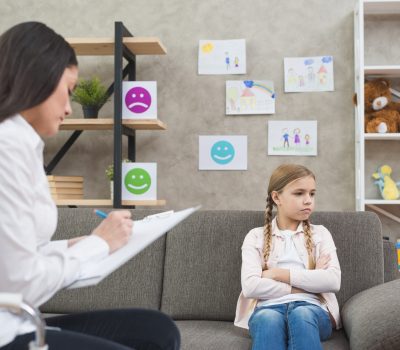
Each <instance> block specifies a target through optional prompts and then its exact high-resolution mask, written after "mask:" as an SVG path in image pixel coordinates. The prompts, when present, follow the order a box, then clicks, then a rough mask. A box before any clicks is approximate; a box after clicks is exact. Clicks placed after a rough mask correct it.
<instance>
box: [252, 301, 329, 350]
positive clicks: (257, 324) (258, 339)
mask: <svg viewBox="0 0 400 350" xmlns="http://www.w3.org/2000/svg"><path fill="white" fill-rule="evenodd" d="M249 330H250V335H251V338H252V341H253V346H252V350H268V349H271V350H281V349H282V350H286V349H288V350H295V349H296V350H302V349H304V350H317V349H318V350H320V349H322V345H321V341H324V340H326V339H328V338H329V337H330V336H331V334H332V323H331V320H330V318H329V314H328V313H327V312H326V311H325V310H323V309H322V308H320V307H319V306H317V305H313V304H310V303H307V302H305V301H294V302H291V303H287V304H279V305H272V306H260V307H257V308H256V309H255V311H254V312H253V314H252V315H251V317H250V320H249Z"/></svg>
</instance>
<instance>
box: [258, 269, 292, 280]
mask: <svg viewBox="0 0 400 350" xmlns="http://www.w3.org/2000/svg"><path fill="white" fill-rule="evenodd" d="M261 277H263V278H270V279H272V280H275V281H278V282H283V283H290V270H289V269H281V268H279V267H274V268H272V269H268V270H264V271H263V272H262V274H261Z"/></svg>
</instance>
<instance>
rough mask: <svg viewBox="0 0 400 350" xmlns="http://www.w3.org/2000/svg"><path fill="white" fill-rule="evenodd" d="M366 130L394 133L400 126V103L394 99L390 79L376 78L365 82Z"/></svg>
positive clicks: (368, 131)
mask: <svg viewBox="0 0 400 350" xmlns="http://www.w3.org/2000/svg"><path fill="white" fill-rule="evenodd" d="M364 110H365V119H364V121H365V132H367V133H394V132H398V131H399V127H400V103H396V102H393V101H392V94H391V92H390V81H389V80H387V79H382V78H379V79H375V80H371V81H367V82H365V84H364Z"/></svg>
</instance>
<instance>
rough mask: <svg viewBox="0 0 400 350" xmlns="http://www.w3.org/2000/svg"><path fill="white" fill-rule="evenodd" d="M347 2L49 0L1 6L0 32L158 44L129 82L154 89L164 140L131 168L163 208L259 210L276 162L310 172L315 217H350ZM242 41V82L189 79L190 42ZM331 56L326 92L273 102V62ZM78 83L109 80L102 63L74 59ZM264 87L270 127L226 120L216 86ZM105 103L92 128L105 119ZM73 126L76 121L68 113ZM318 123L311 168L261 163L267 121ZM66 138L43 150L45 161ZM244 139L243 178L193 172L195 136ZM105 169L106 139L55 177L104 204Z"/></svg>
mask: <svg viewBox="0 0 400 350" xmlns="http://www.w3.org/2000/svg"><path fill="white" fill-rule="evenodd" d="M354 5H355V1H354V0H352V1H349V0H335V1H333V0H329V1H321V0H285V1H278V0H252V1H242V0H230V1H227V0H216V1H202V2H201V1H197V0H196V1H194V0H186V1H183V0H169V1H161V0H145V1H144V0H143V1H139V0H131V1H128V0H114V1H104V0H103V1H101V0H100V1H99V0H96V1H95V0H88V1H78V0H70V1H63V2H55V1H50V0H45V1H43V0H37V1H35V2H32V1H27V0H19V1H13V2H10V1H4V0H2V1H1V3H0V12H1V13H2V21H1V23H0V30H1V31H4V30H5V29H7V28H8V27H10V26H11V25H14V24H16V23H18V22H21V21H25V20H38V21H43V22H45V23H46V24H48V25H49V26H50V27H52V28H54V29H55V30H56V31H57V32H59V33H60V34H62V35H63V36H65V37H85V36H88V37H112V36H113V30H114V21H116V20H120V21H123V22H124V24H125V25H126V27H127V28H128V29H130V31H131V32H132V33H134V34H135V35H137V36H158V37H159V38H160V39H161V40H162V42H163V44H164V45H165V46H166V48H167V50H168V55H166V56H158V57H152V56H140V57H138V66H137V79H138V80H157V82H158V96H159V97H158V113H159V118H160V119H161V120H162V121H164V122H165V123H166V124H167V125H168V130H167V131H139V132H138V133H137V135H138V141H137V147H138V153H137V161H149V162H157V163H158V193H159V198H163V199H166V200H167V207H171V208H176V209H177V208H183V207H186V206H190V205H195V204H199V203H201V204H202V205H203V208H205V209H228V208H230V209H261V208H263V207H264V202H265V193H266V186H267V181H268V178H269V176H270V174H271V172H272V170H273V169H274V168H275V167H276V166H278V165H279V164H281V163H283V162H298V163H302V164H305V165H306V166H308V167H310V168H311V169H313V170H314V171H315V173H316V175H317V181H318V209H319V210H354V209H355V199H354V197H355V194H354V193H355V186H354V167H355V166H354V110H353V105H352V95H353V91H354V87H353V86H354V68H353V67H354V58H353V52H354V50H353V9H354ZM234 38H245V39H246V45H247V72H248V73H247V74H246V75H242V76H198V75H197V52H198V41H199V39H234ZM313 55H332V56H333V57H334V74H335V91H334V92H319V93H316V92H315V93H303V94H300V93H297V94H296V93H292V94H285V93H284V92H283V58H284V57H285V56H286V57H295V56H313ZM79 61H80V75H81V77H88V76H91V75H92V74H97V75H99V76H100V77H101V79H103V80H104V81H105V82H106V83H110V82H111V81H112V79H113V77H112V75H113V61H112V58H111V57H89V58H88V57H80V58H79ZM233 79H271V80H273V81H274V84H275V88H276V92H277V100H276V114H275V115H272V116H250V117H247V116H246V117H240V116H225V115H224V112H225V81H226V80H233ZM111 111H112V102H110V103H109V104H108V105H107V106H106V107H105V108H104V110H103V111H101V113H100V116H101V117H109V116H111ZM74 112H75V115H74V117H77V116H81V111H80V107H79V106H74ZM292 119H302V120H318V138H319V140H318V156H317V157H280V156H268V155H267V152H266V148H267V138H266V134H267V126H266V124H267V121H268V120H292ZM69 134H70V132H67V131H63V132H61V133H60V134H59V135H58V136H57V137H56V138H54V139H52V140H47V147H46V159H47V160H49V158H50V156H51V155H53V154H54V153H55V152H56V151H57V147H59V146H60V145H61V143H62V142H63V141H64V140H65V139H66V138H67V137H68V135H69ZM199 134H202V135H207V134H209V135H213V134H244V135H248V171H229V172H223V171H199V170H198V135H199ZM111 162H112V134H111V132H94V131H90V132H84V134H83V135H82V136H81V138H80V139H79V140H78V142H77V143H76V144H75V145H74V146H73V148H72V149H71V151H70V152H69V153H68V154H67V156H66V157H65V158H64V159H63V161H62V163H61V164H60V165H59V166H58V167H57V168H56V170H55V172H54V173H55V174H60V175H66V174H71V175H74V174H77V175H80V174H83V175H84V176H85V196H86V197H88V198H93V197H95V198H107V197H108V196H109V186H108V182H107V180H106V179H105V176H104V169H105V167H106V165H107V164H109V163H111Z"/></svg>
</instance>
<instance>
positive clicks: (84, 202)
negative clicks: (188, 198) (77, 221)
mask: <svg viewBox="0 0 400 350" xmlns="http://www.w3.org/2000/svg"><path fill="white" fill-rule="evenodd" d="M55 203H56V205H58V206H62V205H64V206H68V205H73V206H77V207H112V205H113V201H112V200H111V199H56V200H55ZM165 204H166V201H165V199H158V200H141V201H122V205H129V206H133V205H140V206H162V205H165Z"/></svg>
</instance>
